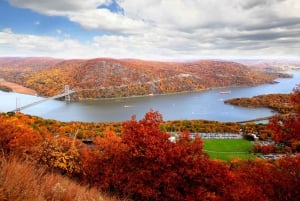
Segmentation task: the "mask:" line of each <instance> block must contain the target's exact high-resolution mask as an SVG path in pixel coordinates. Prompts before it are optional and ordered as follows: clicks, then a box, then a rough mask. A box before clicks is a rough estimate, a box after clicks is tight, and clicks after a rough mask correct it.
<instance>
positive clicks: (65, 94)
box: [10, 90, 75, 112]
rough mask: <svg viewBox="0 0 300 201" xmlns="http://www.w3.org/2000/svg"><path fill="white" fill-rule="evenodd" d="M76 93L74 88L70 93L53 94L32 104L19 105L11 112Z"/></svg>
mask: <svg viewBox="0 0 300 201" xmlns="http://www.w3.org/2000/svg"><path fill="white" fill-rule="evenodd" d="M73 93H75V91H74V90H69V92H68V93H63V94H58V95H55V96H51V97H49V98H45V99H43V100H39V101H36V102H33V103H30V104H27V105H24V106H21V107H18V108H16V109H14V110H12V111H10V112H17V111H21V110H24V109H26V108H29V107H32V106H34V105H37V104H40V103H43V102H46V101H48V100H53V99H57V98H61V97H64V96H68V95H71V94H73Z"/></svg>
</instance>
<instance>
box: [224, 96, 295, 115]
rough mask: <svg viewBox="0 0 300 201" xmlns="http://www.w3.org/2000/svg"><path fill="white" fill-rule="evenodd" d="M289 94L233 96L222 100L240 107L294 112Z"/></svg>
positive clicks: (282, 112)
mask: <svg viewBox="0 0 300 201" xmlns="http://www.w3.org/2000/svg"><path fill="white" fill-rule="evenodd" d="M290 96H291V95H290V94H264V95H259V96H254V97H251V98H233V99H228V100H225V101H224V102H225V103H226V104H232V105H237V106H242V107H268V108H270V109H272V110H274V111H276V112H279V113H281V114H287V113H291V112H294V111H293V105H292V103H291V97H290Z"/></svg>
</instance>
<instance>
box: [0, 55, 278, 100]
mask: <svg viewBox="0 0 300 201" xmlns="http://www.w3.org/2000/svg"><path fill="white" fill-rule="evenodd" d="M279 76H280V74H278V73H270V72H263V71H255V70H252V69H250V68H248V67H246V66H244V65H242V64H240V63H236V62H228V61H215V60H201V61H194V62H160V61H144V60H138V59H111V58H96V59H69V60H63V59H55V58H34V57H33V58H0V78H4V79H5V80H7V81H10V82H16V83H18V84H21V85H23V86H26V87H28V88H32V89H34V90H36V91H37V92H38V94H39V95H42V96H51V95H54V94H57V93H60V92H61V91H62V90H63V87H64V85H65V84H69V85H70V87H71V88H72V89H74V90H76V92H77V93H75V94H74V95H73V99H76V100H80V99H88V98H92V99H93V98H112V97H129V96H142V95H149V94H150V95H152V94H166V93H177V92H187V91H197V90H205V89H210V88H215V87H228V86H245V85H258V84H264V83H270V82H272V81H273V80H274V79H276V78H278V77H279Z"/></svg>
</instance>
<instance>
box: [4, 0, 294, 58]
mask: <svg viewBox="0 0 300 201" xmlns="http://www.w3.org/2000/svg"><path fill="white" fill-rule="evenodd" d="M299 11H300V2H299V1H298V0H264V1H261V0H243V1H240V0H222V1H219V0H184V1H183V0H145V1H140V0H85V1H74V0H51V1H49V0H0V57H1V56H43V57H59V58H95V57H114V58H140V59H156V60H185V59H203V58H205V59H206V58H212V59H232V58H299V56H300V14H299V13H300V12H299Z"/></svg>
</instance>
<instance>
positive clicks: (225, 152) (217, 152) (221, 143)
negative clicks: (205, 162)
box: [204, 139, 255, 161]
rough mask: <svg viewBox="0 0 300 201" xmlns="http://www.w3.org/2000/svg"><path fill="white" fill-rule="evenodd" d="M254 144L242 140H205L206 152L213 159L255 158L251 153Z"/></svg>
mask: <svg viewBox="0 0 300 201" xmlns="http://www.w3.org/2000/svg"><path fill="white" fill-rule="evenodd" d="M252 146H253V144H252V143H251V142H249V141H247V140H242V139H207V140H204V150H205V152H207V153H208V154H209V157H210V158H211V159H215V158H217V159H221V160H226V161H228V160H232V159H234V158H240V159H249V158H254V157H255V156H253V155H252V154H249V151H251V150H252Z"/></svg>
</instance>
